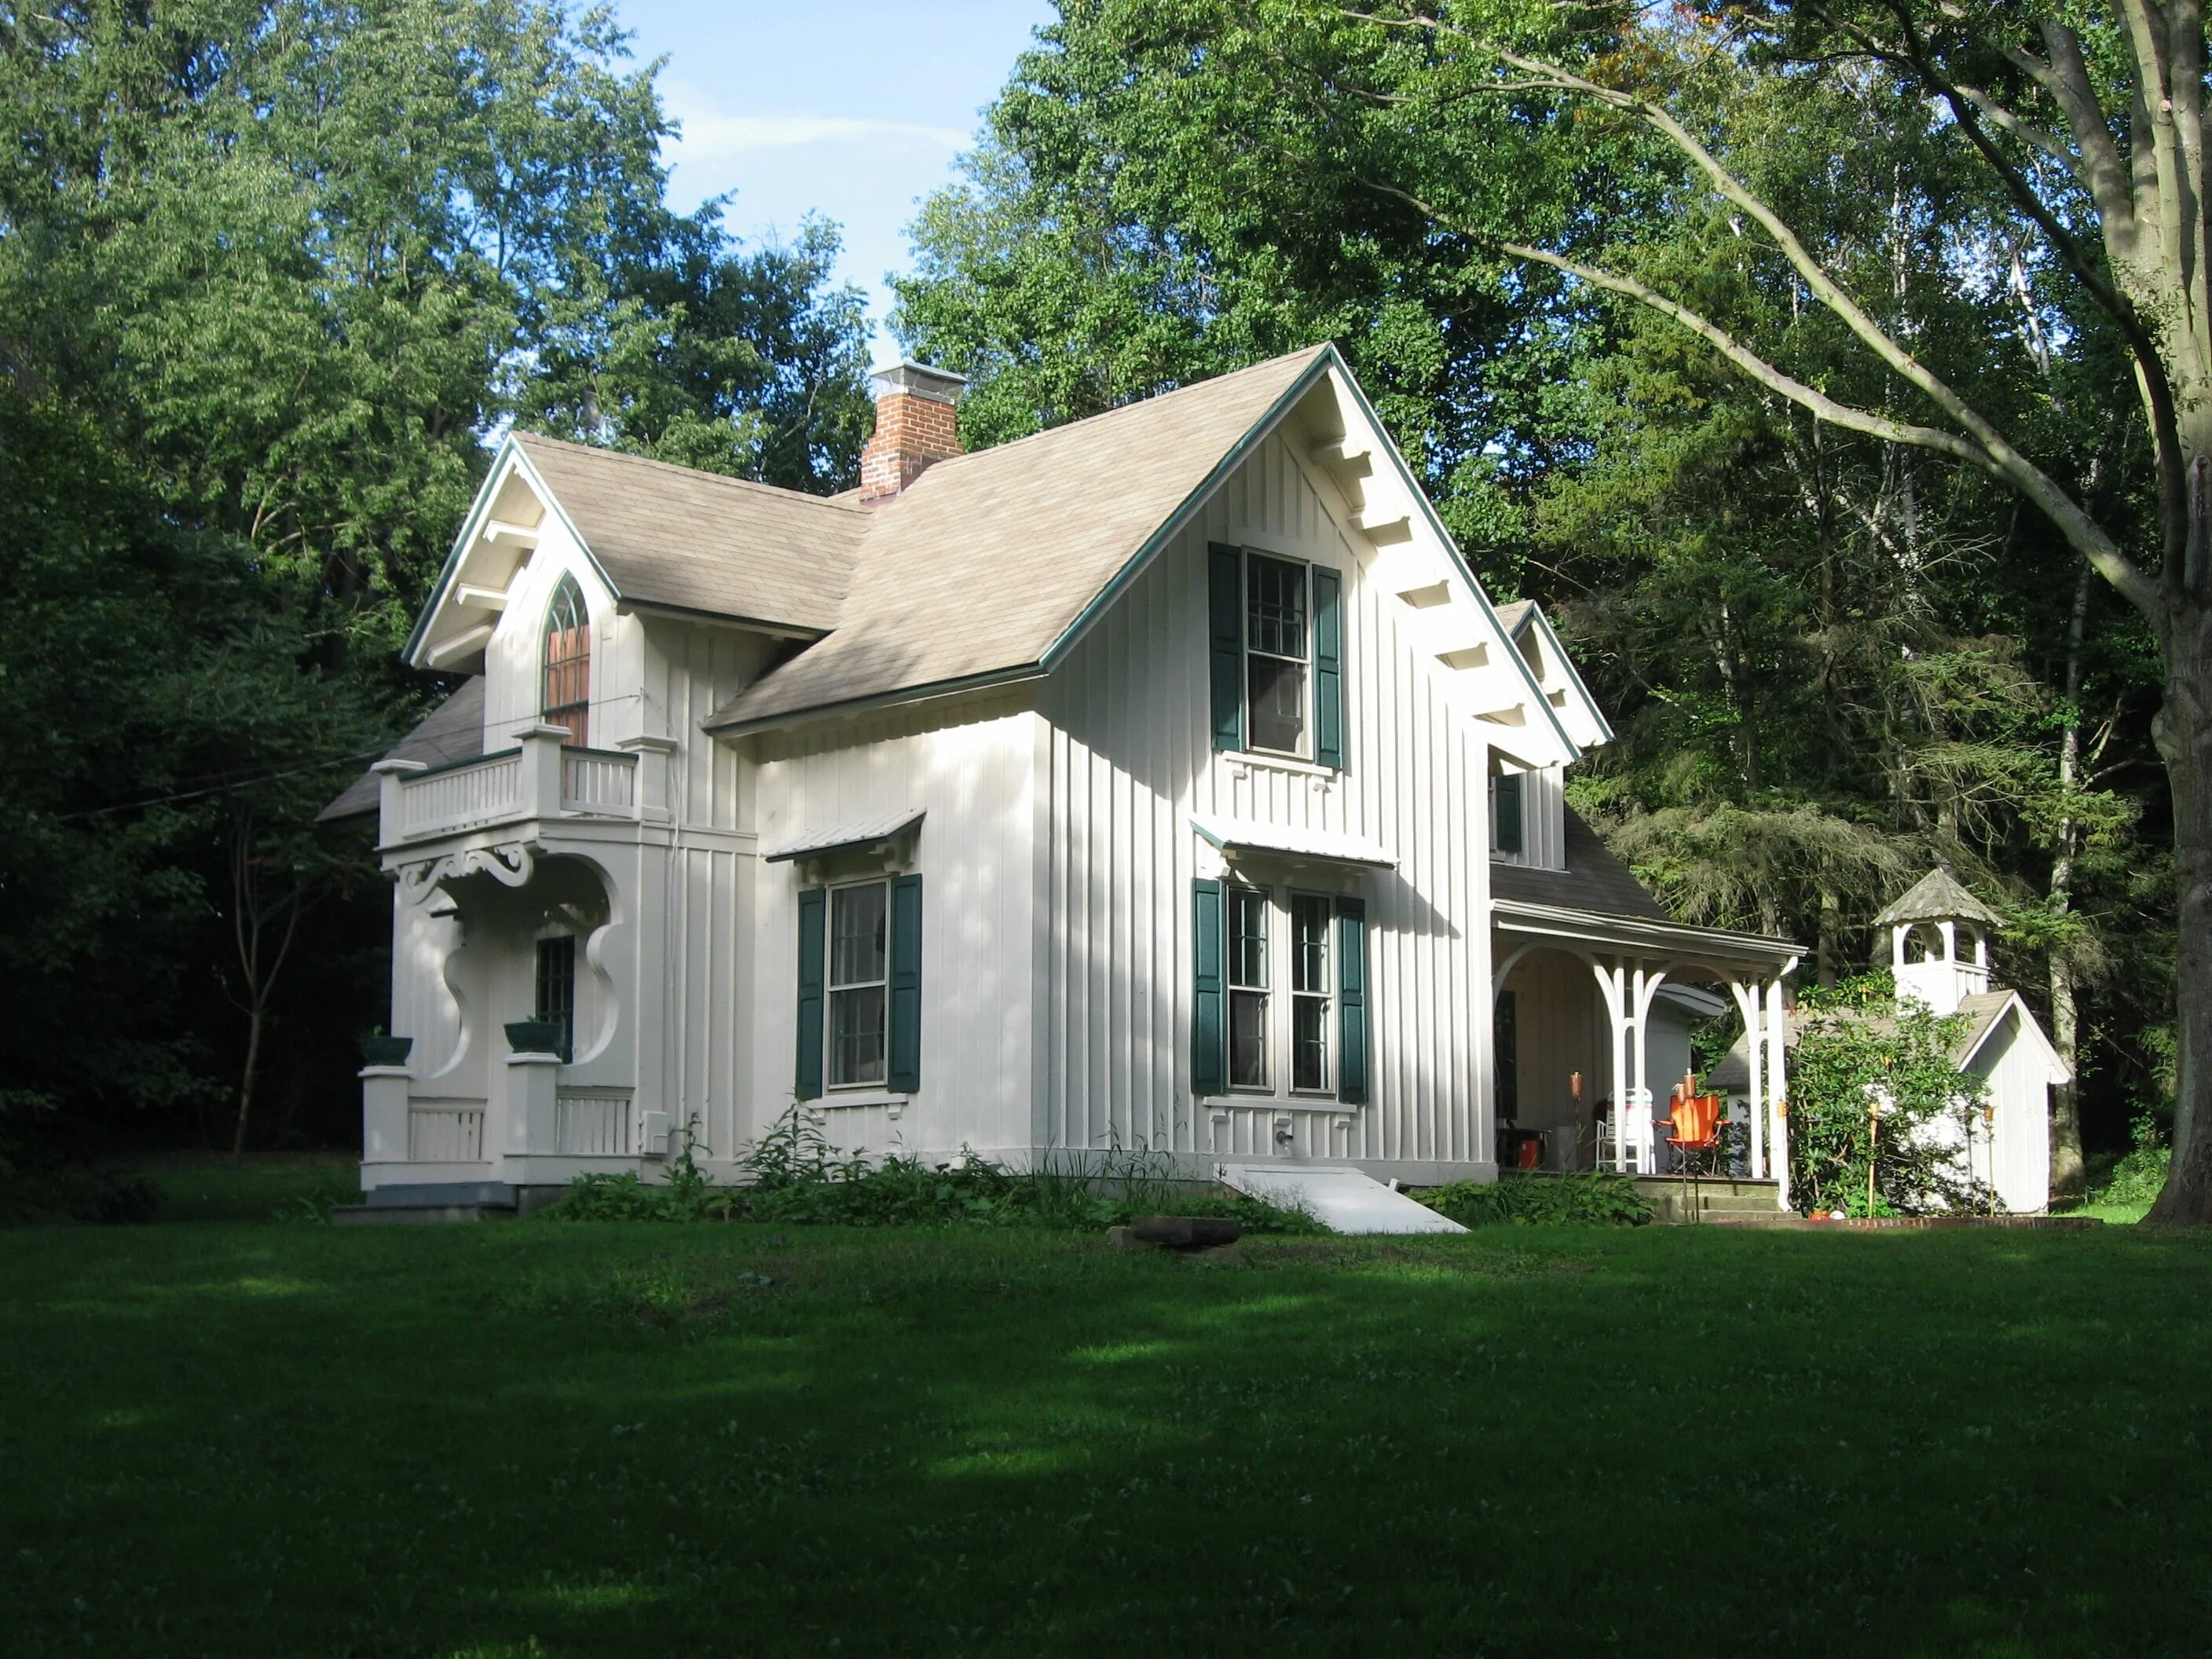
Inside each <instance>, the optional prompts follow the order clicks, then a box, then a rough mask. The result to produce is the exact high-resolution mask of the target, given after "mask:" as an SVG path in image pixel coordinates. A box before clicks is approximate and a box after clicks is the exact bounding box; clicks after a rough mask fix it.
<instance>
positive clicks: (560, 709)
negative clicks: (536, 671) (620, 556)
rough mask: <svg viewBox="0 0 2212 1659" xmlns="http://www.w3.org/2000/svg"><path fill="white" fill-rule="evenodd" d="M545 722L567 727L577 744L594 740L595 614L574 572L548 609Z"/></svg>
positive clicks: (585, 744) (563, 581)
mask: <svg viewBox="0 0 2212 1659" xmlns="http://www.w3.org/2000/svg"><path fill="white" fill-rule="evenodd" d="M544 711H545V723H546V724H547V725H548V726H567V727H568V741H569V742H570V743H572V744H574V745H575V746H576V747H577V748H579V749H583V748H587V747H589V746H590V744H591V740H592V617H591V613H590V611H587V610H586V609H585V607H584V590H583V589H582V588H580V587H579V586H576V579H575V578H574V576H567V575H564V576H562V578H561V585H560V586H558V587H556V588H555V589H554V590H553V604H552V606H551V608H550V610H548V611H546V613H545V701H544Z"/></svg>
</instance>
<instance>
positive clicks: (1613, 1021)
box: [1590, 959, 1628, 1170]
mask: <svg viewBox="0 0 2212 1659" xmlns="http://www.w3.org/2000/svg"><path fill="white" fill-rule="evenodd" d="M1590 972H1592V973H1593V974H1595V975H1597V989H1598V994H1599V995H1600V996H1601V997H1603V998H1604V999H1605V1012H1606V1023H1607V1025H1608V1026H1609V1027H1610V1028H1611V1030H1612V1031H1613V1075H1612V1076H1611V1077H1610V1078H1608V1079H1607V1086H1609V1087H1610V1088H1611V1089H1612V1091H1613V1168H1614V1169H1615V1170H1618V1169H1620V1166H1621V1165H1622V1164H1623V1163H1625V1162H1626V1159H1627V1154H1628V1129H1627V1124H1626V1112H1627V1110H1628V1030H1627V1027H1626V1025H1625V1024H1623V1023H1622V1022H1623V1020H1624V1018H1625V1015H1626V1011H1625V1010H1624V1009H1623V1008H1622V1007H1621V998H1622V996H1623V994H1624V993H1625V991H1626V986H1625V985H1624V984H1623V982H1622V981H1624V980H1625V979H1626V977H1627V974H1626V969H1621V968H1608V967H1607V966H1606V965H1605V964H1604V963H1601V962H1598V961H1596V960H1595V959H1592V961H1591V963H1590Z"/></svg>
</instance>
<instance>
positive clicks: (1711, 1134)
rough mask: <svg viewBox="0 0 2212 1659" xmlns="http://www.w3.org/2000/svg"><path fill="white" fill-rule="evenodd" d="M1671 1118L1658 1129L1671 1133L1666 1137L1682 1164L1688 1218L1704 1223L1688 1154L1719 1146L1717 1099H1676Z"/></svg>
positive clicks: (1694, 1170)
mask: <svg viewBox="0 0 2212 1659" xmlns="http://www.w3.org/2000/svg"><path fill="white" fill-rule="evenodd" d="M1660 1121H1661V1125H1662V1127H1665V1128H1667V1129H1669V1130H1671V1131H1672V1132H1673V1133H1670V1134H1668V1137H1667V1144H1668V1146H1672V1147H1673V1148H1674V1151H1675V1152H1677V1153H1678V1154H1679V1155H1680V1158H1681V1160H1682V1185H1683V1187H1684V1188H1686V1190H1687V1192H1688V1194H1689V1199H1690V1218H1691V1219H1692V1220H1693V1221H1702V1220H1704V1219H1705V1212H1704V1210H1703V1209H1702V1208H1701V1206H1700V1205H1699V1189H1698V1165H1697V1161H1696V1160H1695V1159H1694V1158H1692V1157H1691V1156H1690V1154H1691V1153H1692V1152H1711V1151H1712V1149H1713V1148H1714V1147H1716V1146H1719V1145H1720V1144H1721V1123H1722V1121H1723V1120H1722V1115H1721V1097H1719V1096H1718V1095H1685V1096H1681V1097H1677V1098H1676V1100H1675V1102H1674V1116H1673V1117H1671V1118H1662V1119H1661V1120H1660Z"/></svg>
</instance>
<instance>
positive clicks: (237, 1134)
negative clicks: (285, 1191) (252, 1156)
mask: <svg viewBox="0 0 2212 1659" xmlns="http://www.w3.org/2000/svg"><path fill="white" fill-rule="evenodd" d="M267 1020H268V1011H267V1009H266V1008H265V1007H264V1005H263V1003H262V1000H261V999H260V998H259V997H258V996H256V997H255V998H254V999H253V1004H252V1007H250V1008H248V1009H247V1010H246V1069H245V1070H244V1071H243V1072H241V1073H240V1074H239V1079H238V1125H237V1127H235V1128H234V1129H233V1130H232V1131H231V1135H230V1162H231V1167H232V1168H233V1169H236V1168H237V1167H238V1166H240V1164H244V1163H245V1162H246V1120H247V1119H248V1118H249V1117H251V1116H252V1113H253V1076H254V1073H255V1072H256V1071H257V1070H258V1068H259V1066H260V1064H261V1028H262V1026H263V1025H264V1024H266V1023H267Z"/></svg>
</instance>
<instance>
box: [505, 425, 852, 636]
mask: <svg viewBox="0 0 2212 1659" xmlns="http://www.w3.org/2000/svg"><path fill="white" fill-rule="evenodd" d="M513 444H514V447H516V448H517V449H518V450H520V452H521V453H522V455H523V457H524V459H526V461H527V462H528V463H529V466H530V470H531V471H532V472H533V473H534V474H536V475H537V477H538V478H539V479H540V480H541V481H542V482H543V483H544V485H545V487H546V489H547V490H548V491H549V492H550V494H551V495H552V497H553V500H554V501H555V502H556V504H557V507H558V510H559V511H560V512H561V513H562V515H563V516H564V517H566V518H567V520H568V524H569V526H570V528H572V529H573V530H574V531H575V532H576V539H577V540H579V541H580V542H581V543H582V544H584V548H585V550H586V551H587V552H588V553H590V555H591V556H592V559H593V561H594V562H597V564H598V565H599V569H600V572H601V574H604V575H605V577H606V579H607V585H608V586H611V587H612V588H613V589H614V590H615V592H616V593H617V595H618V596H619V597H621V598H623V599H631V600H635V601H637V602H639V603H641V604H646V605H668V606H671V607H672V608H675V609H678V610H683V611H705V612H708V613H710V614H712V615H714V616H720V617H739V618H744V619H746V620H750V621H757V622H765V623H781V624H785V625H787V626H791V627H797V628H802V629H808V630H810V631H817V632H822V633H827V632H828V631H829V629H832V628H835V627H836V625H837V613H838V607H839V605H840V604H841V603H842V600H843V599H844V597H845V583H846V580H847V579H848V577H849V576H850V575H851V574H852V570H853V562H854V558H855V556H857V555H858V553H859V550H860V538H861V534H862V532H864V531H866V528H867V526H868V520H869V519H870V517H871V516H872V515H871V514H870V513H868V511H867V510H866V508H865V507H859V506H856V505H853V504H851V503H848V502H842V501H828V500H825V499H824V498H823V497H821V496H818V495H801V494H800V493H799V492H798V491H797V490H793V489H776V488H775V487H774V486H772V485H769V484H757V483H747V482H746V481H745V480H744V479H742V478H727V477H723V476H722V475H721V474H720V473H717V472H701V471H696V470H695V469H693V468H690V467H687V466H671V465H668V464H667V463H666V462H665V461H654V460H647V459H645V458H644V457H643V456H639V455H624V454H621V453H617V452H616V451H614V450H611V449H595V448H593V447H591V446H590V445H587V444H572V443H564V442H562V441H561V440H559V439H557V438H543V437H540V436H538V435H537V434H536V433H533V432H518V433H516V434H515V435H514V436H513Z"/></svg>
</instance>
